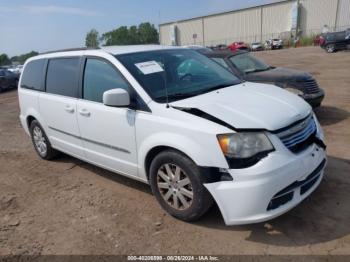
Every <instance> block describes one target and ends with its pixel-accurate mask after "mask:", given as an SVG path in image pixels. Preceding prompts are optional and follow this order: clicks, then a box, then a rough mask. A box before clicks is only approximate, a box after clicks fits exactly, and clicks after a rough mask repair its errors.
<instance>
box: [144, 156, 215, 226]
mask: <svg viewBox="0 0 350 262" xmlns="http://www.w3.org/2000/svg"><path fill="white" fill-rule="evenodd" d="M169 170H170V174H169ZM149 171H150V184H151V188H152V192H153V194H154V195H155V197H156V199H157V200H158V202H159V204H160V205H161V207H162V208H163V209H164V210H165V211H167V212H168V213H169V214H170V215H172V216H173V217H176V218H178V219H180V220H183V221H187V222H190V221H195V220H198V219H199V218H200V217H201V216H203V215H204V214H205V213H206V212H207V211H208V210H209V209H210V207H211V206H212V204H213V202H214V201H213V198H212V197H211V195H210V193H209V192H208V190H207V189H206V188H205V187H204V185H203V183H205V181H204V179H203V176H201V174H200V169H199V168H198V166H197V165H196V164H195V163H194V162H193V161H192V160H191V159H189V158H188V157H186V156H184V155H183V154H181V153H179V152H177V151H175V150H166V151H163V152H161V153H159V154H158V155H157V156H156V157H155V158H154V159H153V161H152V163H151V166H150V170H149ZM177 171H178V172H177ZM176 174H178V175H176ZM164 175H165V177H164ZM166 177H167V178H166ZM164 178H166V179H164ZM167 180H168V181H167ZM191 194H192V198H191ZM166 199H167V200H166ZM176 199H177V200H176ZM176 202H177V205H176ZM184 203H187V205H185V204H184Z"/></svg>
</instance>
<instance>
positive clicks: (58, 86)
mask: <svg viewBox="0 0 350 262" xmlns="http://www.w3.org/2000/svg"><path fill="white" fill-rule="evenodd" d="M79 61H80V58H79V57H74V58H54V59H50V60H49V64H48V69H47V75H46V92H47V93H51V94H57V95H62V96H69V97H78V77H79Z"/></svg>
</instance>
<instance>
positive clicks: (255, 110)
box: [171, 82, 312, 131]
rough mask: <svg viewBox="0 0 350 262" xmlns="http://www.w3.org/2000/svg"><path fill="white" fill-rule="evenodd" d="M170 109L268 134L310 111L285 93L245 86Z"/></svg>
mask: <svg viewBox="0 0 350 262" xmlns="http://www.w3.org/2000/svg"><path fill="white" fill-rule="evenodd" d="M171 106H173V107H181V108H195V109H199V110H201V111H203V112H205V113H207V114H209V115H211V116H214V117H215V118H217V119H220V120H221V121H223V122H225V123H226V124H228V125H230V126H233V127H234V128H236V129H266V130H270V131H273V130H277V129H280V128H283V127H286V126H288V125H290V124H292V123H293V122H295V121H297V120H299V119H302V118H304V117H306V116H308V115H309V114H310V113H311V110H312V109H311V107H310V106H309V105H308V104H307V103H306V102H305V101H304V100H303V99H301V98H299V97H298V96H296V95H294V94H292V93H289V92H288V91H285V90H283V89H281V88H279V87H276V86H273V85H265V84H256V83H249V82H245V83H243V84H239V85H234V86H231V87H227V88H223V89H219V90H217V91H213V92H210V93H206V94H203V95H199V96H196V97H191V98H187V99H184V100H180V101H176V102H172V103H171Z"/></svg>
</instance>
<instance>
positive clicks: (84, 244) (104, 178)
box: [0, 47, 350, 255]
mask: <svg viewBox="0 0 350 262" xmlns="http://www.w3.org/2000/svg"><path fill="white" fill-rule="evenodd" d="M256 55H257V56H259V57H261V58H264V59H265V60H266V61H268V62H269V63H270V64H271V65H275V66H286V67H291V68H296V69H302V70H306V71H309V72H310V73H312V74H313V75H314V76H315V77H316V78H317V80H318V82H319V84H320V86H321V87H323V88H324V89H325V91H326V99H325V100H324V103H323V106H322V107H321V108H320V109H318V110H317V112H316V113H317V116H318V118H319V120H320V122H321V124H322V126H323V127H324V130H325V135H326V143H327V145H328V159H329V162H328V166H327V168H326V179H325V181H323V182H322V184H321V185H320V187H319V188H318V190H317V191H315V192H314V194H312V195H311V197H310V198H309V199H307V200H306V201H304V202H303V203H302V204H301V205H299V206H298V207H296V208H295V209H293V210H292V211H290V212H289V213H287V214H285V215H283V216H281V217H279V218H277V219H274V220H272V221H269V222H267V223H260V224H255V225H246V226H233V227H226V226H225V225H224V223H223V220H222V218H221V215H220V213H219V211H218V209H217V208H213V209H212V210H211V211H210V212H209V214H207V215H206V216H205V217H204V218H203V219H202V220H201V221H199V222H196V223H193V224H189V223H184V222H181V221H179V220H176V219H174V218H172V217H170V216H168V215H167V214H165V213H164V212H163V211H162V209H161V208H160V207H159V206H158V204H157V202H156V200H155V199H154V198H153V196H152V194H151V191H150V189H149V187H148V186H147V185H144V184H142V183H139V182H135V181H133V180H130V179H127V178H124V177H121V176H118V175H115V174H113V173H111V172H108V171H105V170H102V169H100V168H97V167H94V166H92V165H89V164H86V163H83V162H81V161H79V160H77V159H74V158H72V157H69V156H65V157H62V158H60V159H58V160H56V161H53V162H47V161H43V160H40V159H39V158H38V157H37V155H36V154H35V152H34V149H33V148H32V145H31V142H30V140H29V138H28V137H27V136H26V135H25V133H24V131H23V130H22V128H21V126H20V123H19V121H18V114H19V112H18V100H17V92H16V91H10V92H5V93H3V94H0V254H2V255H3V254H349V255H350V205H349V203H350V148H349V147H350V117H349V116H350V113H349V112H350V67H349V66H350V52H339V53H336V54H326V53H325V52H324V51H322V50H321V49H320V48H312V47H311V48H300V49H290V50H281V51H267V52H260V53H256ZM277 110H278V109H277ZM232 201H235V200H234V199H233V200H232Z"/></svg>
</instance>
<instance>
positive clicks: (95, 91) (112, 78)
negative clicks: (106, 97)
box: [83, 58, 129, 103]
mask: <svg viewBox="0 0 350 262" xmlns="http://www.w3.org/2000/svg"><path fill="white" fill-rule="evenodd" d="M115 88H122V89H125V90H127V91H129V85H128V83H127V82H126V81H125V80H124V78H123V77H122V75H121V74H120V73H119V72H118V71H117V70H116V69H115V68H114V67H113V66H112V65H110V64H109V63H108V62H106V61H103V60H100V59H94V58H88V59H87V60H86V64H85V70H84V82H83V98H84V99H86V100H90V101H94V102H99V103H102V97H103V93H104V92H105V91H108V90H110V89H115Z"/></svg>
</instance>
